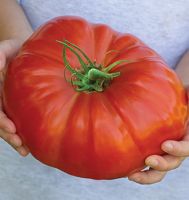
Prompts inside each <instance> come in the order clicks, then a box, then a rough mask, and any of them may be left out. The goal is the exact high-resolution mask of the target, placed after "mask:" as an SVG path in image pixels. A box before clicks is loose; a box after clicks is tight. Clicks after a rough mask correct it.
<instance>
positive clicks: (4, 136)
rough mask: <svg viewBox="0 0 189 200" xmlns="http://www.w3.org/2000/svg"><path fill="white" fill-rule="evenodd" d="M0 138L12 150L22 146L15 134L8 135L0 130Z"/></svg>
mask: <svg viewBox="0 0 189 200" xmlns="http://www.w3.org/2000/svg"><path fill="white" fill-rule="evenodd" d="M0 137H1V138H2V139H3V140H5V141H6V142H7V143H8V144H10V145H11V146H12V147H14V148H17V147H20V146H21V145H22V140H21V138H20V137H19V136H18V135H17V134H14V133H8V132H5V131H3V130H1V129H0Z"/></svg>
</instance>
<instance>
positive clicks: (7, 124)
mask: <svg viewBox="0 0 189 200" xmlns="http://www.w3.org/2000/svg"><path fill="white" fill-rule="evenodd" d="M0 129H3V130H4V131H6V132H9V133H16V127H15V125H14V123H13V122H12V121H11V120H10V119H8V118H7V116H6V114H5V113H3V112H2V111H1V110H0ZM0 137H1V133H0Z"/></svg>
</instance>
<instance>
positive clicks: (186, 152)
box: [128, 87, 189, 184]
mask: <svg viewBox="0 0 189 200" xmlns="http://www.w3.org/2000/svg"><path fill="white" fill-rule="evenodd" d="M187 91H188V96H189V87H188V88H187ZM161 148H162V150H163V151H164V152H166V153H167V154H166V155H164V156H159V155H151V156H149V157H147V158H146V160H145V165H146V166H149V167H150V168H149V169H148V170H145V171H140V172H136V173H133V174H131V175H130V176H129V177H128V179H129V180H131V181H134V182H136V183H140V184H153V183H157V182H160V181H161V180H162V179H163V178H164V177H165V175H166V174H167V172H168V171H170V170H173V169H176V168H178V167H179V166H180V165H181V163H182V162H183V161H184V159H185V158H186V157H189V124H188V126H187V130H186V134H185V136H184V138H183V139H182V141H174V140H167V141H165V142H164V143H162V145H161Z"/></svg>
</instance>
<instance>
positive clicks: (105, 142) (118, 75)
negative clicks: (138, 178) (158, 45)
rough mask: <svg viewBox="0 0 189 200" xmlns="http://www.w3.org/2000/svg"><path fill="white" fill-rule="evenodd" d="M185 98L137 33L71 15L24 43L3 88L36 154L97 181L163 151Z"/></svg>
mask: <svg viewBox="0 0 189 200" xmlns="http://www.w3.org/2000/svg"><path fill="white" fill-rule="evenodd" d="M75 45H76V46H75ZM84 53H85V54H84ZM86 56H87V57H86ZM81 59H82V60H81ZM89 59H90V60H89ZM112 63H114V64H113V65H114V66H113V65H111V64H112ZM108 67H109V68H108ZM65 69H67V70H65ZM107 69H108V70H107ZM67 79H69V80H71V81H69V80H67ZM187 101H188V100H187V96H186V92H185V89H184V88H183V86H182V84H181V82H180V80H179V79H178V78H177V76H176V74H175V72H174V71H173V70H171V69H169V68H168V67H167V65H166V63H165V62H164V61H163V60H162V58H161V57H160V56H159V55H158V54H157V53H156V52H155V51H153V50H152V49H150V48H149V47H148V46H147V45H146V44H144V43H143V42H142V41H140V40H139V39H138V38H136V37H134V36H133V35H131V34H122V33H119V32H116V31H115V30H113V29H111V28H110V27H108V26H106V25H102V24H92V23H89V22H87V21H86V20H84V19H82V18H79V17H71V16H66V17H58V18H55V19H53V20H51V21H49V22H47V23H46V24H45V25H43V26H41V27H40V28H39V29H38V30H37V31H36V32H35V33H34V34H33V35H32V36H31V37H30V38H29V39H28V40H27V41H26V42H25V44H24V45H23V47H22V48H21V50H20V52H19V53H18V55H17V56H16V57H15V59H14V60H12V62H11V63H10V66H9V67H8V71H7V74H6V79H5V83H4V93H3V102H4V108H5V111H6V113H7V114H8V116H9V117H10V118H11V119H12V120H13V122H14V123H15V125H16V128H17V133H18V134H19V135H20V136H21V138H22V139H23V141H24V143H25V144H26V145H27V146H28V148H29V150H30V151H31V153H32V154H33V156H34V157H35V158H37V159H38V160H40V161H41V162H43V163H45V164H47V165H50V166H53V167H56V168H58V169H60V170H63V171H65V172H67V173H69V174H72V175H75V176H80V177H87V178H93V179H113V178H119V177H124V176H127V175H128V174H129V173H131V172H133V171H136V170H139V169H142V168H143V167H144V159H145V158H146V157H147V156H149V155H151V154H163V152H162V151H161V149H160V145H161V143H162V142H163V141H165V140H167V139H175V140H179V139H181V138H182V136H183V135H184V131H185V128H186V120H187V112H188V109H187Z"/></svg>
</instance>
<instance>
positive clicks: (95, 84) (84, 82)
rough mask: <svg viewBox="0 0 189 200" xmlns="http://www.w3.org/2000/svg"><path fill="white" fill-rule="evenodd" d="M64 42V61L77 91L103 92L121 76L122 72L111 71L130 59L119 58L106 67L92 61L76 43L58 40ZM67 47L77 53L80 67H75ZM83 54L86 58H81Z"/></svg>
mask: <svg viewBox="0 0 189 200" xmlns="http://www.w3.org/2000/svg"><path fill="white" fill-rule="evenodd" d="M57 42H59V43H60V44H62V45H63V46H64V47H63V61H64V64H65V67H66V69H68V70H69V71H70V72H71V74H72V75H71V80H69V82H70V83H71V84H72V85H73V86H74V88H75V90H76V91H79V92H82V91H83V92H95V91H96V92H102V91H104V89H105V88H106V87H107V86H108V85H109V84H110V82H111V80H113V79H114V78H116V77H118V76H120V72H113V73H111V72H110V71H111V70H112V69H113V68H114V67H115V66H117V65H119V64H121V63H123V62H128V60H119V61H116V62H114V63H112V64H110V65H109V66H107V67H104V66H103V65H101V64H97V63H96V62H92V61H91V60H90V59H89V58H88V56H87V55H86V54H85V53H84V52H83V51H82V50H81V49H80V48H79V47H78V46H76V45H74V44H72V43H71V42H69V41H67V40H64V41H63V42H62V41H57ZM66 49H69V50H70V51H71V52H73V53H74V54H75V56H76V57H77V58H78V60H79V62H80V65H81V67H80V69H79V70H76V69H73V68H72V67H71V66H70V64H69V62H68V60H67V58H66ZM81 55H82V56H83V57H84V58H85V59H86V61H85V62H84V60H83V59H82V58H81Z"/></svg>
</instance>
